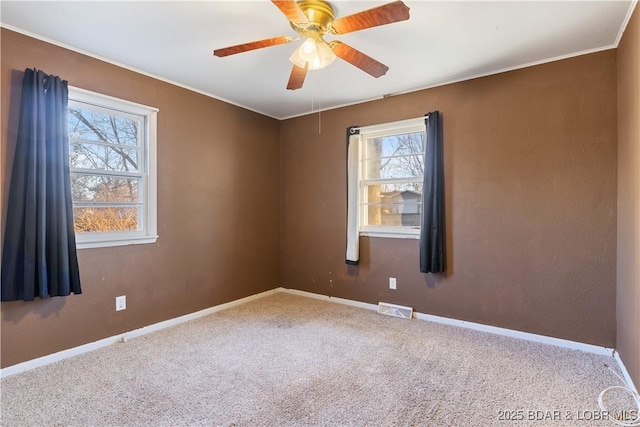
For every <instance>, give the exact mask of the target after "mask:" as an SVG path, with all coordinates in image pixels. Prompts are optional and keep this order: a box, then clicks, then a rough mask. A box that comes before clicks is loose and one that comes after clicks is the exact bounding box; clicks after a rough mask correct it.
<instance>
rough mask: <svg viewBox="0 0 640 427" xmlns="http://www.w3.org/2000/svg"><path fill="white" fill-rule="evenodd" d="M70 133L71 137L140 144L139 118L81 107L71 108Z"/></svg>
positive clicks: (123, 143)
mask: <svg viewBox="0 0 640 427" xmlns="http://www.w3.org/2000/svg"><path fill="white" fill-rule="evenodd" d="M68 117H69V135H70V137H71V139H72V140H73V139H81V140H84V141H100V142H104V143H110V144H119V145H128V146H132V147H135V146H138V145H140V141H139V140H138V126H139V124H140V122H139V121H137V120H131V119H129V118H126V117H122V116H118V115H117V113H115V112H114V114H106V113H100V112H97V111H91V110H87V109H80V108H69V116H68Z"/></svg>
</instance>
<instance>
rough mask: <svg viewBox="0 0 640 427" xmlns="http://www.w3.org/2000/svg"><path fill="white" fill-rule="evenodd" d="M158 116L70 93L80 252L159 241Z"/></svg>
mask: <svg viewBox="0 0 640 427" xmlns="http://www.w3.org/2000/svg"><path fill="white" fill-rule="evenodd" d="M157 111H158V110H157V109H154V108H150V107H146V106H144V105H140V104H135V103H132V102H128V101H123V100H120V99H116V98H112V97H109V96H105V95H100V94H96V93H93V92H88V91H85V90H81V89H77V88H72V87H70V88H69V112H68V126H69V165H70V169H71V193H72V197H73V217H74V226H75V231H76V242H77V246H78V248H90V247H101V246H117V245H128V244H133V243H153V242H155V241H156V239H157V235H156V230H157V225H156V116H157Z"/></svg>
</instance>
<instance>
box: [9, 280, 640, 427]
mask: <svg viewBox="0 0 640 427" xmlns="http://www.w3.org/2000/svg"><path fill="white" fill-rule="evenodd" d="M606 365H608V366H611V367H615V366H616V365H615V361H614V359H613V358H611V357H605V356H597V355H593V354H588V353H584V352H580V351H574V350H567V349H562V348H557V347H553V346H547V345H542V344H537V343H531V342H528V341H523V340H518V339H513V338H506V337H502V336H497V335H492V334H486V333H481V332H476V331H472V330H467V329H460V328H456V327H452V326H445V325H440V324H435V323H429V322H424V321H420V320H406V319H398V318H393V317H388V316H384V315H380V314H377V313H375V312H372V311H368V310H364V309H358V308H353V307H348V306H344V305H340V304H335V303H331V302H325V301H319V300H315V299H309V298H304V297H299V296H294V295H290V294H284V293H277V294H274V295H272V296H269V297H265V298H262V299H259V300H256V301H253V302H250V303H247V304H244V305H242V306H238V307H234V308H231V309H228V310H225V311H221V312H218V313H216V314H213V315H211V316H207V317H203V318H200V319H198V320H195V321H192V322H188V323H184V324H181V325H179V326H175V327H172V328H169V329H165V330H162V331H160V332H156V333H153V334H149V335H145V336H142V337H139V338H135V339H131V340H129V341H128V342H126V343H123V344H116V345H112V346H110V347H106V348H103V349H100V350H96V351H94V352H91V353H87V354H83V355H80V356H77V357H74V358H72V359H67V360H64V361H62V362H58V363H55V364H53V365H49V366H46V367H43V368H38V369H34V370H32V371H29V372H25V373H22V374H18V375H15V376H11V377H9V378H6V379H3V380H2V383H1V387H2V389H1V391H2V395H1V397H2V418H1V420H0V421H1V424H2V425H3V426H21V425H42V426H45V425H46V426H48V425H74V426H85V425H94V426H116V425H117V426H119V425H131V426H225V427H227V426H237V427H240V426H320V425H322V426H488V425H505V426H507V425H508V426H515V425H536V426H546V425H552V426H565V425H577V426H578V425H579V426H585V425H603V426H604V425H613V424H611V423H610V422H609V421H606V420H602V419H598V418H602V417H601V415H602V414H601V413H600V410H599V408H598V404H597V398H598V395H599V393H600V392H601V391H602V390H603V389H605V388H606V387H608V386H611V385H619V384H620V381H619V380H618V379H617V378H616V377H615V375H614V374H613V373H612V372H611V371H610V370H609V369H607V368H606ZM614 369H616V370H617V367H616V368H614ZM611 398H612V399H615V400H616V402H613V403H612V401H611V402H609V403H612V404H616V405H623V406H624V405H627V407H628V408H630V409H634V408H633V407H630V405H631V399H626V400H624V398H620V396H615V395H614V396H611ZM514 418H515V420H514Z"/></svg>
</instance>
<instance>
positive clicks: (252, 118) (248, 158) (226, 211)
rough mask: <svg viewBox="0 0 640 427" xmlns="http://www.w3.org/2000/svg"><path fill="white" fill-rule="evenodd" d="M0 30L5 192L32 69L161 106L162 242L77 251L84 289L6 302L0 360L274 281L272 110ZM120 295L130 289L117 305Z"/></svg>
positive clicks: (177, 312)
mask: <svg viewBox="0 0 640 427" xmlns="http://www.w3.org/2000/svg"><path fill="white" fill-rule="evenodd" d="M1 36H2V41H1V42H2V46H1V47H2V57H1V59H2V61H1V62H2V76H1V77H2V80H1V87H0V89H1V91H2V92H1V93H2V140H1V141H2V145H1V154H2V159H1V161H0V163H1V164H2V167H3V173H2V176H3V181H2V189H3V197H2V200H3V201H5V202H6V197H7V196H6V195H7V192H6V190H7V185H8V181H9V179H8V178H7V179H5V178H4V177H7V176H9V175H8V174H9V169H10V165H11V162H12V159H13V152H14V149H15V148H14V147H15V139H16V135H15V133H16V124H15V123H16V119H17V114H18V113H17V109H18V108H19V104H20V85H21V79H22V74H23V71H24V69H25V68H38V69H41V70H43V71H45V72H47V73H50V74H56V75H59V76H61V77H62V78H64V79H66V80H68V81H69V84H70V85H73V86H76V87H80V88H83V89H88V90H92V91H96V92H100V93H104V94H107V95H112V96H116V97H119V98H123V99H127V100H130V101H134V102H138V103H141V104H146V105H150V106H153V107H157V108H159V109H160V112H159V114H158V234H159V236H160V238H159V239H158V241H157V243H155V244H148V245H135V246H127V247H114V248H103V249H85V250H80V251H79V263H80V271H81V280H82V285H83V294H82V295H78V296H70V297H68V298H51V299H45V300H38V301H35V302H29V303H25V302H10V303H7V302H3V303H2V366H3V367H5V366H9V365H13V364H16V363H18V362H22V361H26V360H30V359H33V358H36V357H39V356H43V355H46V354H49V353H53V352H56V351H59V350H63V349H66V348H70V347H73V346H77V345H81V344H84V343H87V342H92V341H95V340H98V339H101V338H104V337H108V336H112V335H115V334H118V333H121V332H125V331H130V330H133V329H136V328H140V327H143V326H145V325H149V324H152V323H155V322H159V321H162V320H166V319H170V318H174V317H177V316H180V315H183V314H186V313H191V312H194V311H197V310H200V309H204V308H207V307H211V306H213V305H216V304H220V303H224V302H228V301H231V300H235V299H239V298H242V297H245V296H248V295H252V294H255V293H258V292H262V291H265V290H269V289H273V288H275V287H276V286H278V284H279V271H278V248H279V230H278V224H279V202H278V200H279V158H278V153H279V148H278V135H279V134H278V128H279V125H278V122H277V121H276V120H274V119H271V118H268V117H265V116H262V115H259V114H256V113H252V112H250V111H247V110H244V109H241V108H238V107H234V106H231V105H229V104H226V103H223V102H220V101H217V100H214V99H212V98H209V97H206V96H203V95H199V94H196V93H194V92H191V91H188V90H185V89H181V88H179V87H176V86H173V85H170V84H167V83H163V82H161V81H158V80H155V79H152V78H149V77H145V76H143V75H141V74H137V73H134V72H131V71H128V70H125V69H122V68H119V67H116V66H113V65H110V64H107V63H104V62H101V61H98V60H96V59H92V58H89V57H87V56H83V55H80V54H78V53H74V52H70V51H68V50H65V49H62V48H60V47H56V46H52V45H50V44H47V43H43V42H41V41H37V40H34V39H31V38H28V37H25V36H23V35H20V34H17V33H14V32H12V31H8V30H6V29H2V33H1ZM4 205H6V204H4V203H3V206H4ZM4 216H5V210H4V209H3V223H4ZM117 295H126V296H127V309H126V310H125V311H122V312H118V313H116V312H115V297H116V296H117Z"/></svg>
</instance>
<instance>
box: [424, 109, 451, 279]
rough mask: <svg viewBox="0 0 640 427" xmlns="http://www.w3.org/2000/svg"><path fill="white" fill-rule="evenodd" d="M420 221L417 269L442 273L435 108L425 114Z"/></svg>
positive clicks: (441, 181) (440, 173)
mask: <svg viewBox="0 0 640 427" xmlns="http://www.w3.org/2000/svg"><path fill="white" fill-rule="evenodd" d="M425 123H426V126H427V141H426V151H425V156H424V181H423V186H422V223H421V228H420V271H421V272H422V273H443V272H444V271H445V268H446V262H445V261H446V260H445V244H444V243H445V233H444V157H443V154H442V121H441V117H440V112H439V111H433V112H431V113H429V114H427V116H426V118H425Z"/></svg>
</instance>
